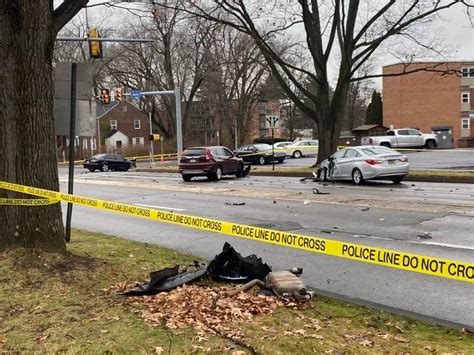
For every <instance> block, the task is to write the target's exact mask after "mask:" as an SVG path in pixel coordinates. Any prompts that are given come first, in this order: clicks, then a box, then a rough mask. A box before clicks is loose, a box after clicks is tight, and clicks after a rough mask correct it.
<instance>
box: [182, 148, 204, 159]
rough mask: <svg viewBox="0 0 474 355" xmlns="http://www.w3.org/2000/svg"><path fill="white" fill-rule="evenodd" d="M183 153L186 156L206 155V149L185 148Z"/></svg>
mask: <svg viewBox="0 0 474 355" xmlns="http://www.w3.org/2000/svg"><path fill="white" fill-rule="evenodd" d="M183 155H185V156H187V157H201V156H203V155H206V149H205V148H191V149H186V150H185V151H184V152H183Z"/></svg>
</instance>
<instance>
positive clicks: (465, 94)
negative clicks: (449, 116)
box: [461, 92, 470, 104]
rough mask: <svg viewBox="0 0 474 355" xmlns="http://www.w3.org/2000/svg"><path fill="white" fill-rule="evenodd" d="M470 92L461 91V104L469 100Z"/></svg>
mask: <svg viewBox="0 0 474 355" xmlns="http://www.w3.org/2000/svg"><path fill="white" fill-rule="evenodd" d="M469 94H470V93H469V92H463V93H461V102H462V103H463V104H468V103H469V102H470V97H469V96H470V95H469Z"/></svg>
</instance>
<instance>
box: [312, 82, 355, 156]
mask: <svg viewBox="0 0 474 355" xmlns="http://www.w3.org/2000/svg"><path fill="white" fill-rule="evenodd" d="M348 90H349V85H348V84H341V85H339V86H338V87H337V88H336V90H335V91H334V94H333V96H332V98H330V96H329V90H324V88H323V90H321V94H320V95H318V100H319V103H318V107H320V110H318V116H317V124H318V131H319V149H318V159H317V161H316V164H319V163H321V162H322V161H323V160H324V159H327V158H328V157H329V156H330V155H331V154H332V153H334V152H335V151H336V150H337V146H338V143H339V136H340V135H341V127H342V122H343V120H344V115H345V112H346V105H345V103H346V98H347V93H348Z"/></svg>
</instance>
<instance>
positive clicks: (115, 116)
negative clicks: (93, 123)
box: [96, 101, 150, 154]
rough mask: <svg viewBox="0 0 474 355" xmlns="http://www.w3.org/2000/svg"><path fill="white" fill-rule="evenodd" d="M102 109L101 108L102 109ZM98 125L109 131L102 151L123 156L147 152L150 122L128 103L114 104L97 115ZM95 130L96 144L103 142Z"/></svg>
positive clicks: (98, 132)
mask: <svg viewBox="0 0 474 355" xmlns="http://www.w3.org/2000/svg"><path fill="white" fill-rule="evenodd" d="M102 109H103V108H102ZM97 121H98V125H101V126H102V127H104V124H105V123H106V124H107V125H108V127H110V131H109V132H108V133H107V135H106V137H105V146H104V147H103V149H105V151H108V152H112V151H113V152H119V153H123V154H131V153H140V152H145V151H148V149H149V144H150V141H149V140H148V137H149V135H150V121H149V119H148V117H147V115H146V114H145V113H144V112H142V111H140V110H139V109H138V108H136V107H135V106H134V105H133V104H131V103H130V102H127V101H124V102H122V103H115V104H114V105H113V106H112V105H111V107H110V108H109V109H108V110H106V111H104V112H103V113H102V114H100V113H99V115H98V116H97ZM100 134H101V132H100V129H99V127H98V129H97V135H96V139H97V142H100V141H103V140H104V137H100Z"/></svg>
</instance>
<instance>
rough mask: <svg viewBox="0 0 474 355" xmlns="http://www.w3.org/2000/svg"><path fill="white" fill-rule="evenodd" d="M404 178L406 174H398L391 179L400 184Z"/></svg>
mask: <svg viewBox="0 0 474 355" xmlns="http://www.w3.org/2000/svg"><path fill="white" fill-rule="evenodd" d="M403 178H404V176H396V177H394V178H392V179H391V180H392V182H393V183H394V184H399V183H401V182H402V181H403Z"/></svg>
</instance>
